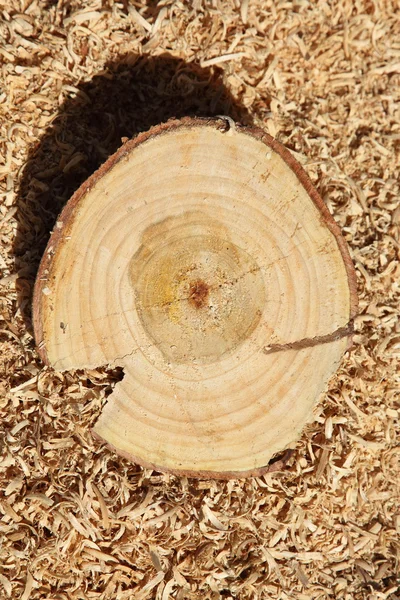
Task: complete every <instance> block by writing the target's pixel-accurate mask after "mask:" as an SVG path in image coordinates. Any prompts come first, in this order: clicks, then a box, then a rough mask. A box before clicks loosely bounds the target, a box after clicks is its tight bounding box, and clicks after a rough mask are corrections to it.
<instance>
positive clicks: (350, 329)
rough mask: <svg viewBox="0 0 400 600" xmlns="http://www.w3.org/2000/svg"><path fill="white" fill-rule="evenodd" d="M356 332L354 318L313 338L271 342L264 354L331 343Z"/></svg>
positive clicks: (265, 348) (265, 347)
mask: <svg viewBox="0 0 400 600" xmlns="http://www.w3.org/2000/svg"><path fill="white" fill-rule="evenodd" d="M353 333H354V320H353V319H351V320H350V321H349V322H348V323H347V325H345V326H344V327H339V328H338V329H336V330H335V331H333V332H332V333H327V334H325V335H316V336H314V337H312V338H302V339H301V340H297V341H295V342H287V343H286V344H271V345H270V346H264V348H263V352H264V354H273V353H274V352H282V351H283V350H303V348H312V347H313V346H319V345H320V344H329V343H330V342H336V341H337V340H340V339H341V338H344V337H347V336H349V335H352V334H353Z"/></svg>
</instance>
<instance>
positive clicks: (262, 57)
mask: <svg viewBox="0 0 400 600" xmlns="http://www.w3.org/2000/svg"><path fill="white" fill-rule="evenodd" d="M0 36H1V41H0V55H1V63H2V64H1V81H0V86H1V87H0V102H1V139H0V143H1V158H0V184H1V192H2V199H1V205H0V236H1V238H0V239H1V255H0V284H1V286H0V318H1V324H0V343H1V350H0V392H1V393H0V415H1V416H0V419H1V425H0V444H1V447H0V449H1V455H0V597H1V598H5V599H7V598H11V599H13V600H16V599H17V598H18V599H21V600H28V599H32V600H34V599H44V598H46V599H48V600H56V599H57V600H64V599H65V600H66V599H77V600H80V599H82V600H83V599H85V600H86V599H87V600H89V599H90V600H92V599H98V600H111V599H116V600H122V599H127V600H129V599H135V600H136V599H139V600H144V599H147V598H157V599H159V600H168V598H176V599H181V600H182V599H185V598H187V599H190V598H193V599H194V598H196V599H197V598H199V599H200V598H201V599H204V600H205V599H207V598H210V599H213V600H214V599H217V598H227V599H229V598H232V599H234V598H238V599H244V600H245V599H257V598H260V599H264V598H265V599H267V598H268V599H282V600H283V599H293V598H295V599H298V600H309V599H325V598H337V599H343V600H350V599H351V600H353V599H361V598H363V599H364V598H365V599H368V600H381V599H382V600H384V599H390V600H394V599H396V598H397V599H398V598H400V591H399V584H400V582H399V579H398V573H399V572H400V565H399V550H400V508H399V498H400V489H399V476H400V459H399V445H398V442H397V441H396V433H397V434H398V426H399V392H400V385H399V384H400V380H399V358H400V322H399V301H400V293H399V292H400V290H399V280H400V263H399V249H400V230H399V227H400V207H399V175H400V173H399V171H400V160H399V159H400V11H399V5H398V2H397V0H332V1H329V2H328V1H327V2H325V1H323V0H320V1H312V0H293V2H291V1H283V0H282V1H280V0H242V1H241V2H239V0H236V1H235V0H230V1H227V0H226V1H219V0H210V1H205V0H193V1H192V2H189V1H187V2H182V1H179V0H178V1H172V0H162V1H160V2H157V1H149V2H147V3H146V2H141V1H140V0H137V1H135V2H130V3H129V2H128V0H125V1H124V2H121V3H118V2H116V3H114V2H113V1H112V0H103V1H101V0H88V1H86V2H84V1H83V0H71V1H63V0H58V2H55V1H51V0H48V1H46V0H8V2H5V3H3V4H2V8H0ZM184 114H197V115H211V114H228V115H230V116H233V117H234V118H236V119H239V120H241V121H242V122H245V123H252V122H254V123H255V124H257V125H260V126H261V127H264V128H265V129H266V130H268V131H269V132H270V133H271V134H272V135H274V136H276V137H277V138H278V139H279V140H280V141H282V142H283V143H284V144H286V145H287V146H288V147H289V148H290V149H291V150H292V151H293V153H294V154H295V156H296V157H297V158H298V160H300V161H301V162H302V164H303V165H304V167H305V169H306V170H307V172H308V173H309V174H310V176H311V177H312V179H313V181H314V182H315V183H316V185H317V187H318V189H319V190H320V192H321V194H322V196H323V198H324V199H325V201H326V202H327V204H328V206H329V208H330V210H331V211H332V212H333V214H334V216H335V219H336V220H337V222H338V223H339V225H340V226H341V228H342V230H343V232H344V235H345V237H346V239H347V241H348V243H349V246H350V249H351V253H352V256H353V258H354V261H355V264H356V267H357V272H358V276H359V292H360V314H359V316H358V317H357V319H356V329H357V334H356V336H355V340H354V342H355V343H354V347H353V348H352V350H351V351H350V352H349V353H348V354H347V356H346V357H345V360H344V361H343V365H342V368H341V370H340V372H339V373H338V376H337V377H336V379H335V380H334V381H332V382H331V386H330V389H329V392H328V394H327V396H326V397H325V398H324V399H323V400H322V401H321V402H320V404H319V405H318V407H317V410H316V413H315V415H316V421H315V423H314V424H313V425H311V426H309V427H308V428H307V430H306V431H305V433H304V435H303V437H302V439H301V440H300V442H299V443H298V445H297V447H296V450H295V452H294V454H293V456H292V458H291V461H290V462H289V465H288V467H287V468H286V470H285V472H283V473H274V474H268V475H266V476H264V477H262V478H259V479H250V480H242V481H230V482H219V481H217V482H213V481H196V480H187V479H185V478H183V479H181V478H176V477H173V476H164V475H160V474H158V473H156V472H151V471H148V470H144V469H142V468H139V467H137V466H135V465H131V464H128V463H127V462H126V461H124V460H122V459H120V458H118V457H117V456H116V455H114V454H113V453H111V452H110V451H108V450H106V449H103V448H101V447H100V446H99V445H98V444H96V443H94V441H93V440H92V438H91V434H90V426H91V425H93V423H94V422H95V420H96V418H97V417H98V415H99V413H100V410H101V407H102V406H103V404H104V402H105V400H106V396H107V394H108V393H109V392H110V389H111V387H112V385H113V381H115V380H116V379H118V377H119V374H118V372H113V373H107V372H106V371H100V370H99V371H86V372H76V373H64V374H59V373H53V372H52V371H51V370H50V369H46V368H43V365H42V364H41V363H40V361H39V359H38V357H37V354H36V352H35V348H34V343H33V339H32V334H31V326H30V302H31V293H32V285H33V281H34V277H35V272H36V269H37V266H38V262H39V260H40V256H41V253H42V251H43V249H44V246H45V244H46V241H47V238H48V235H49V231H50V230H51V228H52V226H53V224H54V221H55V218H56V215H57V213H58V211H59V209H60V207H61V206H62V205H63V204H64V203H65V201H66V200H67V199H68V197H69V196H70V195H71V193H72V192H73V191H74V190H75V189H76V188H77V187H78V186H79V184H80V183H81V182H82V181H83V180H84V179H86V177H87V176H88V175H89V174H90V173H92V172H93V170H94V169H96V168H97V167H98V166H99V165H100V164H101V163H102V162H103V161H104V159H105V158H106V157H107V156H108V155H109V154H110V153H111V152H113V151H114V150H115V149H116V148H117V147H118V146H119V145H120V143H121V137H123V136H127V137H129V136H132V135H134V134H135V133H137V132H138V131H140V130H145V129H147V128H148V127H149V126H150V125H152V124H155V123H158V122H160V121H165V120H166V119H168V118H169V117H172V116H181V115H184Z"/></svg>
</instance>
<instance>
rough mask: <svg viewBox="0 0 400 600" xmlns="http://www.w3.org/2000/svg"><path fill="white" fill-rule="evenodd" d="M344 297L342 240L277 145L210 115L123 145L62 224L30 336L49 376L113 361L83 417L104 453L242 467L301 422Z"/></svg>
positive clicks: (171, 465)
mask: <svg viewBox="0 0 400 600" xmlns="http://www.w3.org/2000/svg"><path fill="white" fill-rule="evenodd" d="M288 163H289V164H288ZM354 290H355V283H354V271H353V268H352V265H351V262H350V259H349V257H348V254H347V250H346V247H345V243H344V241H343V240H342V238H341V237H340V233H339V231H338V229H337V228H336V226H335V224H334V222H333V220H332V219H331V217H330V216H329V214H328V212H327V210H326V208H325V207H324V205H323V203H322V201H321V200H320V199H319V197H318V195H317V194H316V192H315V190H314V189H313V188H312V186H311V184H310V182H309V181H308V179H307V177H306V176H305V175H304V172H302V171H301V169H300V167H299V166H298V165H297V164H296V163H295V162H294V161H293V159H291V157H290V155H288V153H287V151H285V150H284V149H282V147H281V146H279V145H278V144H277V143H276V142H274V141H273V140H272V139H271V138H269V136H266V135H264V134H262V132H260V131H254V130H252V131H249V130H244V129H239V128H238V127H235V126H234V125H233V124H232V123H231V124H230V125H229V124H228V123H225V122H224V121H223V120H216V121H215V122H210V121H204V122H201V121H199V120H194V121H190V120H186V121H184V122H181V123H179V122H173V123H169V124H167V125H166V126H162V127H159V128H155V129H154V130H153V131H152V132H150V134H145V135H142V136H141V138H139V140H136V141H133V142H128V143H127V144H126V145H125V146H124V147H123V148H122V149H121V150H120V151H119V153H117V156H114V157H113V158H112V159H110V160H109V161H108V163H106V165H104V166H103V167H102V169H101V170H100V172H98V173H97V174H95V176H93V177H92V178H91V180H89V182H88V183H87V184H86V185H84V186H83V187H82V188H81V189H80V190H79V191H78V192H77V194H75V196H74V197H73V198H72V199H71V201H70V203H69V204H68V205H67V207H66V209H65V210H64V212H63V214H62V215H61V216H60V219H59V221H58V223H57V227H56V229H55V232H54V233H53V236H52V238H51V240H50V242H49V246H48V248H47V251H46V255H45V257H44V259H43V261H42V266H41V270H40V273H39V277H38V280H37V284H36V288H35V301H34V321H35V333H36V340H37V343H38V347H39V351H40V352H41V354H42V357H43V358H44V359H45V361H46V362H47V363H49V364H50V365H52V366H53V367H54V368H55V369H57V370H68V369H75V368H88V367H96V366H100V365H104V364H113V365H118V366H122V367H123V369H124V373H125V376H124V379H123V380H122V381H121V382H120V383H118V384H117V385H116V387H115V390H114V392H113V393H112V395H111V396H110V397H109V399H108V403H107V405H106V406H105V408H104V410H103V413H102V415H101V417H100V419H99V420H98V422H97V424H96V427H95V433H96V434H97V435H98V436H100V437H101V438H103V439H104V440H106V441H107V442H108V443H109V444H110V445H111V446H113V447H115V448H116V449H117V451H118V452H119V453H120V454H122V455H125V456H129V457H131V458H133V459H134V460H137V461H138V462H140V463H142V464H145V465H150V466H156V467H159V468H163V469H167V470H172V471H177V472H185V473H189V474H201V473H203V474H204V473H208V474H210V475H215V476H228V475H229V474H236V475H238V474H239V475H240V474H245V475H247V474H252V473H255V472H258V471H257V470H258V469H262V468H263V467H264V466H265V465H267V463H268V461H269V459H270V458H271V456H272V455H273V454H274V453H276V452H277V451H280V450H282V449H283V448H285V447H287V446H288V444H290V443H292V442H293V441H294V440H296V439H297V438H298V436H299V435H300V432H301V430H302V428H303V427H304V424H305V423H306V422H307V420H309V419H310V418H311V415H312V407H313V405H314V404H315V402H316V401H317V399H318V398H319V397H320V395H321V393H323V392H324V390H325V389H326V386H327V383H328V380H329V378H330V377H331V375H332V374H333V373H334V372H335V370H336V369H337V367H338V365H339V363H340V360H341V356H342V354H343V352H344V351H345V349H346V347H347V345H348V343H349V336H350V334H351V319H352V317H353V316H354V313H355V310H356V296H355V291H354Z"/></svg>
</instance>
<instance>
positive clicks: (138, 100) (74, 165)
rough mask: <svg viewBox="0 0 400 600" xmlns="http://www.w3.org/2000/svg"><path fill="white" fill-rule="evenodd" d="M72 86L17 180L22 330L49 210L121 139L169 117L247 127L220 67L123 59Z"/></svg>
mask: <svg viewBox="0 0 400 600" xmlns="http://www.w3.org/2000/svg"><path fill="white" fill-rule="evenodd" d="M78 89H79V91H78V93H77V94H74V95H73V96H72V95H71V97H70V98H67V99H66V100H65V101H64V103H63V104H62V105H61V106H60V109H59V111H58V113H57V114H56V115H55V116H54V119H53V121H52V124H51V126H50V127H49V128H48V130H47V131H46V133H45V134H44V135H43V137H42V139H41V140H40V142H39V143H38V144H36V146H35V147H33V148H32V149H31V151H30V153H29V157H28V160H27V163H26V165H25V167H24V170H23V173H22V177H21V180H20V186H19V192H18V198H17V206H18V212H17V215H16V217H17V220H18V232H17V237H16V241H15V245H14V254H15V260H16V270H17V271H18V273H19V279H18V281H17V289H18V301H19V309H20V312H21V314H22V316H23V318H24V321H25V324H26V327H27V328H28V330H29V331H30V332H32V323H31V302H32V291H33V284H34V280H35V275H36V272H37V269H38V265H39V262H40V259H41V256H42V254H43V252H44V249H45V247H46V244H47V241H48V239H49V235H50V233H51V230H52V228H53V226H54V224H55V221H56V218H57V215H58V214H59V213H60V210H61V209H62V207H63V206H64V204H65V203H66V202H67V201H68V199H69V198H70V197H71V196H72V194H73V193H74V192H75V191H76V190H77V188H78V187H79V186H80V185H81V183H82V182H83V181H85V180H86V179H87V178H88V177H89V176H90V175H91V174H92V173H93V172H94V171H95V170H96V169H98V167H99V166H100V165H101V164H102V163H103V162H104V161H105V160H106V159H107V157H108V156H110V155H111V154H113V153H114V152H115V151H116V150H117V149H118V148H119V146H121V138H123V137H127V138H130V137H132V136H135V135H136V134H138V133H139V132H141V131H146V130H147V129H149V128H150V127H151V126H153V125H156V124H158V123H162V122H165V121H167V120H168V119H170V118H171V117H178V118H179V117H183V116H200V117H208V116H216V115H221V114H222V115H227V116H230V117H232V118H233V119H235V120H237V121H240V122H242V123H244V124H251V117H250V115H249V113H248V112H247V110H246V108H244V107H243V106H241V105H240V104H239V103H237V102H235V100H234V99H233V97H232V96H231V94H230V93H229V91H228V90H227V89H226V87H225V86H224V84H223V81H222V71H220V70H218V69H217V68H208V69H203V68H200V67H198V66H196V65H194V64H187V63H185V62H184V61H182V60H178V59H175V58H173V57H171V56H169V55H163V56H158V57H152V56H136V55H135V56H128V57H124V58H122V59H120V60H117V61H114V62H112V63H109V64H107V65H106V66H105V68H104V69H103V71H102V72H101V73H99V74H97V75H95V76H94V77H93V79H92V80H91V81H89V82H85V83H83V84H82V85H80V86H78Z"/></svg>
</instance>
